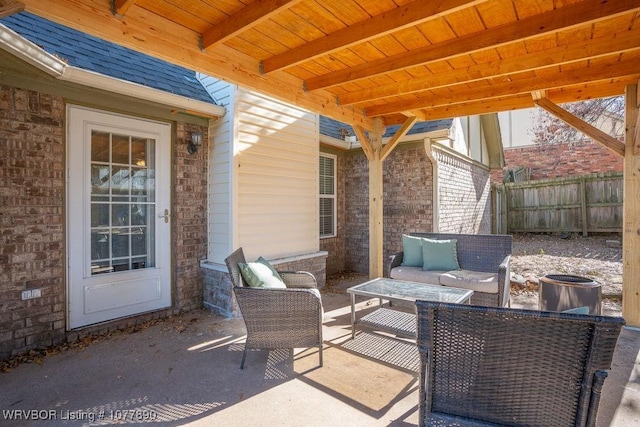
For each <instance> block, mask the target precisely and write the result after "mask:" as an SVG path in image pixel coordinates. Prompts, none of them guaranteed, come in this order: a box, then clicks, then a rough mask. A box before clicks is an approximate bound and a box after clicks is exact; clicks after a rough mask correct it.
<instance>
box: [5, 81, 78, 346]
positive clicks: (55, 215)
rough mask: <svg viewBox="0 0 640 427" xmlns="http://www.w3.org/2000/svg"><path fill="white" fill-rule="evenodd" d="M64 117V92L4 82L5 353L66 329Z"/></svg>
mask: <svg viewBox="0 0 640 427" xmlns="http://www.w3.org/2000/svg"><path fill="white" fill-rule="evenodd" d="M63 117H64V105H63V102H62V99H60V98H59V97H55V96H50V95H45V94H40V93H37V92H33V91H27V90H22V89H17V88H13V87H8V86H5V85H0V206H1V208H0V264H1V265H2V270H1V271H0V358H4V357H6V356H9V355H11V354H18V353H24V352H26V351H28V350H29V349H31V348H34V347H39V346H49V345H52V344H56V343H59V342H62V341H63V340H64V337H65V332H64V329H65V311H66V310H65V297H64V289H65V284H64V230H63V225H64V217H63V212H64V203H63V201H64V161H63V158H64V154H63V153H64V147H63V131H64V121H63ZM35 288H39V289H41V292H42V297H41V298H36V299H31V300H25V301H22V300H21V292H22V291H24V290H28V289H35Z"/></svg>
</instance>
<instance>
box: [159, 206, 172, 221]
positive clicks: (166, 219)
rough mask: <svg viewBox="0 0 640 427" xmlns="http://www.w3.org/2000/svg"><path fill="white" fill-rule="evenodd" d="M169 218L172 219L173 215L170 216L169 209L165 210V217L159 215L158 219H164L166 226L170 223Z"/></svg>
mask: <svg viewBox="0 0 640 427" xmlns="http://www.w3.org/2000/svg"><path fill="white" fill-rule="evenodd" d="M169 217H171V215H170V214H169V209H165V210H164V215H158V218H164V223H165V224H166V223H168V222H169Z"/></svg>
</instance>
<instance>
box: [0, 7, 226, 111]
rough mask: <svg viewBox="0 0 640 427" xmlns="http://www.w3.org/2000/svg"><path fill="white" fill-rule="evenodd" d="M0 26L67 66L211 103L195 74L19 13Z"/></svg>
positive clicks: (37, 17)
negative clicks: (5, 27) (65, 63)
mask: <svg viewBox="0 0 640 427" xmlns="http://www.w3.org/2000/svg"><path fill="white" fill-rule="evenodd" d="M0 23H1V24H3V25H5V26H7V27H8V28H10V29H11V30H13V31H15V32H16V33H18V34H20V35H21V36H22V37H24V38H25V39H27V40H29V41H31V42H32V43H35V44H36V45H38V46H40V47H42V48H43V49H44V50H45V51H47V52H48V53H50V54H52V55H55V56H56V57H58V58H59V59H61V60H63V61H66V62H67V63H68V64H69V65H72V66H74V67H78V68H82V69H84V70H89V71H93V72H96V73H100V74H103V75H105V76H109V77H114V78H118V79H122V80H126V81H129V82H133V83H138V84H141V85H144V86H147V87H151V88H154V89H159V90H162V91H165V92H169V93H173V94H175V95H181V96H184V97H187V98H191V99H195V100H198V101H204V102H208V103H211V104H215V102H214V101H213V100H212V99H211V96H210V95H209V94H208V93H207V91H206V89H205V88H204V87H203V86H202V85H201V84H200V82H199V81H198V80H197V79H196V75H195V72H194V71H192V70H189V69H187V68H184V67H180V66H177V65H174V64H171V63H168V62H165V61H162V60H160V59H156V58H153V57H151V56H149V55H145V54H143V53H140V52H136V51H134V50H131V49H127V48H125V47H122V46H119V45H117V44H114V43H111V42H107V41H105V40H102V39H99V38H96V37H93V36H90V35H88V34H85V33H82V32H80V31H76V30H73V29H71V28H68V27H65V26H63V25H60V24H56V23H54V22H51V21H48V20H46V19H43V18H40V17H39V16H36V15H33V14H30V13H26V12H22V13H18V14H15V15H11V16H8V17H5V18H2V19H0Z"/></svg>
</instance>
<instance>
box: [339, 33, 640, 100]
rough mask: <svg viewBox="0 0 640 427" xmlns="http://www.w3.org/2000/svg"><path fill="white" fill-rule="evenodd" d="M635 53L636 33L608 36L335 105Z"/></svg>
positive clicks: (361, 94) (373, 91)
mask: <svg viewBox="0 0 640 427" xmlns="http://www.w3.org/2000/svg"><path fill="white" fill-rule="evenodd" d="M637 49H640V29H637V30H633V31H624V32H622V33H611V34H607V35H606V36H602V37H599V38H597V39H592V40H580V41H578V42H575V43H570V44H567V45H563V46H557V47H553V48H550V49H545V50H542V51H538V52H533V53H529V54H524V55H519V56H515V57H512V58H506V59H498V60H495V61H490V62H486V63H483V64H477V65H471V66H468V67H465V68H459V69H455V70H450V71H446V72H442V73H437V74H433V75H430V76H426V77H415V78H412V79H407V80H405V81H400V82H394V83H390V84H386V85H378V86H374V87H372V88H368V89H363V90H360V91H355V92H350V93H346V94H344V95H340V96H339V103H340V105H353V104H357V103H361V102H366V101H372V100H376V99H383V98H387V97H393V96H399V95H406V94H408V93H415V92H421V91H424V90H427V89H435V88H440V87H445V86H450V85H455V84H460V83H469V82H474V81H479V80H484V79H491V78H497V77H503V76H507V75H509V74H513V73H518V72H524V71H535V70H538V69H541V68H544V67H548V66H549V64H550V58H554V63H553V65H563V64H567V63H570V62H575V61H580V60H584V59H594V58H599V57H602V56H606V55H611V54H615V53H623V52H628V51H631V50H637Z"/></svg>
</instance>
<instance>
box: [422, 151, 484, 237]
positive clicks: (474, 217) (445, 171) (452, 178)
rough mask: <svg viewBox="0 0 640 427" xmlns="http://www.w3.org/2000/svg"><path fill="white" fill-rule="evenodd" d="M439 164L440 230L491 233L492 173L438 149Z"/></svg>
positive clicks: (435, 153) (436, 154)
mask: <svg viewBox="0 0 640 427" xmlns="http://www.w3.org/2000/svg"><path fill="white" fill-rule="evenodd" d="M434 157H435V159H436V160H437V162H438V192H439V194H438V200H439V205H438V231H439V232H441V233H467V234H490V233H491V203H490V195H491V182H490V173H489V170H488V169H486V168H484V167H482V166H480V165H478V164H477V163H473V162H470V161H467V160H465V159H462V158H460V157H458V156H456V155H453V154H451V153H448V152H446V151H440V150H434Z"/></svg>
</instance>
